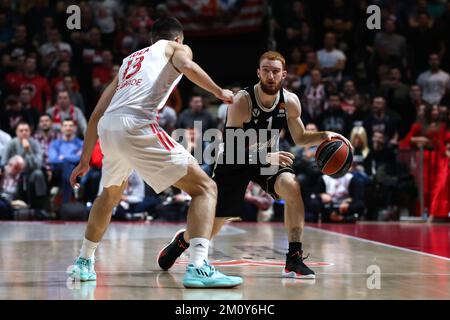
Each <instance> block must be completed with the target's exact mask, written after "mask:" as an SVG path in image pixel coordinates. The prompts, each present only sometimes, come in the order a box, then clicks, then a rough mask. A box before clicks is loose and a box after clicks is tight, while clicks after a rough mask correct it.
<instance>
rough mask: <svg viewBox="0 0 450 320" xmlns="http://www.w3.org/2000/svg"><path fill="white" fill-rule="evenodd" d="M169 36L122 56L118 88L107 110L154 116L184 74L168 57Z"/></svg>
mask: <svg viewBox="0 0 450 320" xmlns="http://www.w3.org/2000/svg"><path fill="white" fill-rule="evenodd" d="M168 43H169V41H168V40H159V41H158V42H156V43H155V44H153V45H152V46H150V47H147V48H144V49H142V50H139V51H136V52H134V53H132V54H131V55H129V56H128V57H126V58H125V59H123V62H122V66H121V67H120V70H119V74H118V85H117V89H116V92H115V94H114V96H113V98H112V100H111V103H110V105H109V106H108V108H107V110H106V112H105V113H120V114H132V115H137V116H140V117H141V116H142V117H144V118H147V119H155V118H156V113H157V111H158V110H159V109H161V108H162V107H164V105H165V103H166V102H167V99H168V98H169V96H170V94H171V93H172V90H173V89H174V87H175V86H176V85H177V84H178V82H179V81H180V80H181V77H182V76H183V75H182V74H180V73H179V72H178V71H177V70H176V69H175V68H174V67H173V65H172V64H171V63H170V62H169V61H168V60H167V58H166V54H165V51H166V46H167V44H168Z"/></svg>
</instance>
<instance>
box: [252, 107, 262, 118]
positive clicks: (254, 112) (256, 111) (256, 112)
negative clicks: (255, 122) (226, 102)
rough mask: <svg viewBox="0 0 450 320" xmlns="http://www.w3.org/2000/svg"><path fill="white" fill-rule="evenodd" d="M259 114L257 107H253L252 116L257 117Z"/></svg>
mask: <svg viewBox="0 0 450 320" xmlns="http://www.w3.org/2000/svg"><path fill="white" fill-rule="evenodd" d="M259 114H260V111H259V109H258V108H253V110H252V115H253V116H254V117H258V116H259Z"/></svg>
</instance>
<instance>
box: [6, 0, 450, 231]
mask: <svg viewBox="0 0 450 320" xmlns="http://www.w3.org/2000/svg"><path fill="white" fill-rule="evenodd" d="M70 4H72V2H71V1H63V0H60V1H51V0H35V1H26V2H25V1H14V0H0V56H1V61H0V129H1V130H0V159H1V170H0V219H27V218H30V219H62V218H64V215H63V214H62V208H65V209H66V210H67V211H66V212H65V213H67V212H69V211H70V210H71V209H70V207H69V206H70V204H71V203H78V204H80V203H81V204H82V208H84V209H83V210H85V211H86V212H87V213H88V212H89V208H90V206H91V205H92V202H93V201H94V199H95V197H96V195H97V194H98V193H99V192H100V190H101V181H100V177H101V166H102V154H101V149H100V145H99V143H97V146H96V148H95V150H94V153H93V156H92V159H91V170H90V171H89V173H88V174H87V175H86V176H84V177H82V178H81V181H80V183H81V186H82V188H81V190H80V192H79V193H78V192H74V191H73V189H72V188H71V186H70V183H69V176H70V173H71V171H72V169H73V168H74V166H76V164H77V163H78V161H79V159H80V155H81V150H82V147H83V135H84V132H85V131H86V127H87V120H88V119H89V116H90V114H91V112H92V110H93V107H94V106H95V104H96V102H97V100H98V98H99V97H100V95H101V93H102V90H103V89H104V88H105V86H106V85H107V84H108V83H109V82H110V81H111V80H112V79H113V77H114V76H115V75H116V74H117V72H118V70H119V67H120V63H121V61H122V59H123V58H124V57H126V56H127V55H129V54H130V53H132V52H134V51H136V50H138V49H141V48H144V47H146V46H149V45H150V38H149V31H150V29H151V26H152V24H153V22H154V21H155V20H156V19H157V18H158V17H161V16H166V15H170V12H169V11H168V8H167V6H166V5H165V4H164V2H163V1H150V2H147V1H139V0H135V1H121V0H104V1H99V0H90V1H81V2H79V3H78V4H79V6H80V8H81V17H82V24H81V30H68V29H67V27H66V18H67V14H66V11H65V10H66V8H67V6H68V5H70ZM268 4H269V5H271V6H272V8H273V15H272V16H270V17H269V16H268V17H266V19H265V20H266V21H265V23H267V25H270V27H271V28H273V30H274V35H275V39H274V40H275V43H276V49H277V50H278V51H280V52H281V53H282V54H283V55H284V56H285V57H286V59H287V65H288V76H287V78H286V80H285V82H284V87H285V88H286V89H288V90H290V91H292V92H295V93H296V94H297V95H298V96H299V97H300V100H301V103H302V120H303V122H304V124H305V126H306V128H307V130H312V131H316V130H329V131H335V132H338V133H341V134H343V135H345V136H346V137H348V138H349V139H350V140H351V142H352V144H353V146H354V148H355V150H354V163H353V165H352V167H351V169H350V171H349V173H348V174H346V175H345V176H344V177H342V178H339V179H333V178H330V177H328V176H324V175H322V174H321V173H320V171H319V170H318V168H317V166H316V165H315V159H314V154H315V147H311V148H302V147H299V146H295V145H294V144H293V142H292V139H291V138H290V136H289V132H288V131H285V132H283V133H282V138H281V141H280V147H281V148H282V149H284V150H288V151H291V152H293V153H294V154H295V156H296V159H295V163H294V170H295V172H296V174H297V178H298V179H299V181H300V184H301V190H302V195H303V200H304V202H305V207H306V218H307V220H308V221H318V220H319V219H320V220H321V221H333V222H347V221H355V220H357V219H365V220H377V219H378V220H389V219H398V217H399V215H400V214H404V213H405V212H406V214H407V215H413V216H414V215H420V214H422V212H420V208H419V206H418V199H419V190H418V181H419V179H420V178H421V177H423V185H424V188H423V189H424V193H423V194H424V207H425V208H427V209H428V211H429V213H430V214H431V215H432V217H434V218H448V217H449V212H450V169H449V166H450V114H449V107H450V75H449V72H450V2H448V1H443V0H428V1H427V0H416V1H406V0H403V1H402V0H399V1H392V0H391V1H390V0H380V1H364V0H360V1H344V0H333V1H318V0H316V1H308V0H289V1H268ZM370 4H377V5H379V6H380V7H381V16H382V26H381V30H369V29H368V28H367V27H366V19H367V13H366V8H367V6H368V5H370ZM312 12H313V13H314V14H312ZM236 50H238V48H236ZM255 61H257V60H256V59H255ZM255 67H256V66H253V67H249V68H250V69H249V72H254V69H255ZM236 80H238V79H236ZM255 81H256V80H255ZM244 85H250V84H246V83H238V82H236V83H230V84H228V87H229V88H230V89H232V90H233V91H234V92H237V91H238V90H240V89H242V86H244ZM194 91H195V90H194ZM226 109H227V106H226V105H220V102H219V101H216V100H214V99H211V97H210V96H205V95H204V92H202V91H198V93H197V92H194V93H193V94H192V95H191V96H190V97H189V98H188V99H182V98H181V95H180V92H179V90H178V89H177V88H175V90H174V91H173V92H172V95H171V97H170V98H169V100H168V102H167V104H166V106H165V107H164V108H163V109H162V110H160V112H159V116H158V121H159V123H160V126H161V127H162V128H164V129H165V130H166V131H167V132H168V133H169V134H170V133H172V132H173V131H174V130H175V129H179V128H181V129H185V132H186V138H187V139H185V141H187V144H186V145H185V147H186V148H187V149H188V150H190V151H192V152H193V149H194V145H195V144H196V143H202V144H205V142H204V141H203V140H202V139H201V137H202V133H203V132H198V130H196V129H195V128H194V121H201V122H202V130H207V129H210V128H219V129H223V127H224V121H225V117H226ZM422 158H423V170H422V171H419V168H420V166H419V162H420V161H422ZM202 168H203V169H204V170H205V172H207V173H208V174H210V175H211V173H212V167H211V165H209V164H202ZM245 199H246V206H245V212H246V214H245V216H244V219H245V220H248V221H270V220H280V219H282V214H281V212H282V207H283V202H282V201H274V200H273V199H272V198H271V197H270V196H269V195H267V194H266V193H265V192H264V191H263V190H262V189H261V188H260V187H259V186H258V185H257V184H253V183H252V184H250V185H249V187H248V190H247V193H246V196H245ZM189 201H190V198H189V196H188V195H187V194H185V193H183V192H182V191H180V190H177V189H174V188H171V189H169V190H166V191H165V192H164V193H162V194H160V195H156V194H155V193H154V192H153V190H152V189H151V188H150V187H149V186H148V185H146V184H145V183H144V182H143V181H142V178H140V177H139V176H138V175H136V174H133V175H131V176H130V178H129V183H128V187H127V189H126V190H125V192H124V195H123V198H122V201H121V202H120V204H119V206H118V207H117V208H116V209H115V210H114V213H113V219H118V220H119V219H122V220H123V219H127V220H130V219H131V220H133V219H145V218H148V217H152V218H153V219H158V220H172V221H174V220H183V219H185V218H186V212H187V207H188V204H189ZM72 209H73V210H75V207H72Z"/></svg>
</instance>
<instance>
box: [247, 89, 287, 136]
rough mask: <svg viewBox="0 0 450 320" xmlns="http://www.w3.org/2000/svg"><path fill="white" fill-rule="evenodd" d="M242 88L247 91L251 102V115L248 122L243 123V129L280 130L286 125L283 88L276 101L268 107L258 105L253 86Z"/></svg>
mask: <svg viewBox="0 0 450 320" xmlns="http://www.w3.org/2000/svg"><path fill="white" fill-rule="evenodd" d="M244 90H245V91H247V92H248V94H249V96H250V100H251V104H252V105H251V114H252V117H251V119H250V121H249V122H247V123H244V130H247V129H250V128H253V129H255V130H258V129H269V130H270V129H275V130H278V131H280V130H281V129H283V128H285V127H286V126H287V121H286V109H285V99H284V89H281V90H280V91H279V93H280V95H279V99H278V103H277V104H276V105H275V106H272V108H270V109H267V108H264V107H262V106H260V104H259V103H258V101H257V99H256V93H255V87H254V86H251V87H246V88H244Z"/></svg>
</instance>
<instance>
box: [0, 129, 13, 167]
mask: <svg viewBox="0 0 450 320" xmlns="http://www.w3.org/2000/svg"><path fill="white" fill-rule="evenodd" d="M9 141H11V136H10V135H9V134H7V133H6V132H5V131H3V130H1V129H0V163H4V162H3V161H2V157H3V154H4V153H5V149H6V146H7V145H8V143H9Z"/></svg>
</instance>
